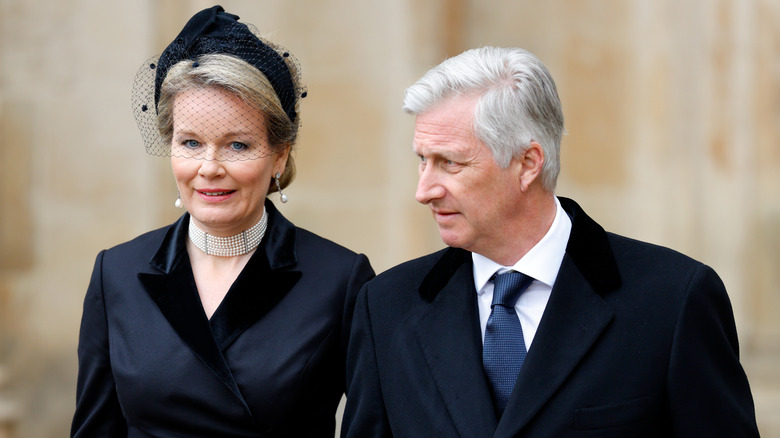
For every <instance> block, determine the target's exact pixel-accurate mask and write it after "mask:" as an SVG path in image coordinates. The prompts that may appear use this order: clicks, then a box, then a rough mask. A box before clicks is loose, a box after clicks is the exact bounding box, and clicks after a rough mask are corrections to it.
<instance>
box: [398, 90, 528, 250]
mask: <svg viewBox="0 0 780 438" xmlns="http://www.w3.org/2000/svg"><path fill="white" fill-rule="evenodd" d="M477 98H478V97H477V96H456V97H454V98H451V99H448V100H446V101H444V102H442V103H440V104H438V105H436V106H434V107H432V108H430V109H429V110H428V111H426V112H424V113H421V114H418V115H417V119H416V121H415V129H414V144H413V148H414V151H415V153H416V154H417V155H418V156H419V157H420V168H419V174H420V180H419V182H418V184H417V193H416V195H415V197H416V198H417V201H418V202H420V203H421V204H425V205H427V206H428V207H430V209H431V212H432V213H433V218H434V220H435V221H436V223H437V224H438V225H439V233H440V234H441V238H442V240H443V241H444V243H445V244H447V245H449V246H452V247H456V248H463V249H466V250H468V251H472V252H476V253H479V254H482V255H486V256H487V255H488V254H490V253H491V252H492V251H493V250H495V249H496V248H500V247H501V246H502V244H505V243H506V240H507V239H509V238H511V236H509V235H507V234H509V229H510V226H509V224H510V223H511V222H512V221H516V220H517V217H518V215H519V213H520V209H521V206H520V205H521V203H520V202H516V201H517V200H518V199H519V198H518V197H519V196H522V193H521V191H520V176H519V168H520V167H521V165H520V164H519V160H518V159H516V158H515V159H513V160H512V162H511V163H510V165H509V166H508V167H507V168H506V169H502V168H500V167H498V165H496V162H495V161H494V160H493V155H492V153H491V152H490V149H488V148H487V146H485V144H484V143H482V142H481V141H479V140H478V139H477V138H476V136H475V135H474V129H473V119H474V116H473V114H474V107H475V105H476V103H477Z"/></svg>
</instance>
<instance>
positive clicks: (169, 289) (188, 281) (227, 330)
mask: <svg viewBox="0 0 780 438" xmlns="http://www.w3.org/2000/svg"><path fill="white" fill-rule="evenodd" d="M265 208H266V210H267V211H268V228H267V230H266V233H265V236H264V237H263V240H262V242H261V243H260V246H259V247H258V249H257V251H255V253H254V254H253V255H252V257H251V258H250V259H249V261H248V262H247V264H246V266H245V267H244V269H243V270H242V271H241V273H240V274H239V276H238V278H237V279H236V281H235V282H234V283H233V285H232V286H231V288H230V290H229V291H228V293H227V295H226V296H225V298H224V299H223V301H222V303H221V304H220V305H219V307H218V308H217V310H216V311H215V312H214V314H213V315H212V317H211V319H208V318H207V317H206V313H205V311H204V310H203V306H202V304H201V302H200V298H199V296H198V291H197V288H196V286H195V279H194V277H193V274H192V268H191V265H190V259H189V256H188V255H187V250H186V240H187V234H188V225H189V219H190V215H189V214H184V215H183V216H182V217H181V218H179V220H178V221H177V222H176V223H174V224H173V225H172V226H171V227H170V228H169V229H168V231H167V233H166V234H165V237H164V238H163V240H162V243H161V244H160V247H159V249H158V250H157V252H156V253H155V255H154V256H153V257H152V259H151V260H150V262H149V263H150V265H151V267H152V268H153V271H154V272H153V273H139V274H138V278H139V279H140V281H141V283H142V284H143V286H144V288H145V289H146V292H147V293H148V294H149V296H150V297H151V298H152V300H154V302H155V303H156V304H157V307H158V308H159V309H160V312H161V313H162V314H163V316H164V317H165V318H166V319H167V320H168V322H169V323H170V325H171V326H172V327H173V329H174V330H175V331H176V333H177V334H178V335H179V337H181V339H182V341H184V342H185V343H186V344H187V345H188V346H189V348H190V349H191V350H192V351H193V353H194V354H195V356H197V357H198V359H200V360H201V361H202V362H203V363H204V364H205V365H206V366H207V367H208V368H209V369H210V370H211V371H212V372H213V373H214V374H215V375H216V376H217V377H218V378H219V379H220V380H221V381H222V383H224V384H225V385H226V386H227V387H228V388H229V389H230V391H231V392H232V393H233V394H234V395H235V396H236V397H237V398H238V399H239V400H240V401H241V402H242V403H243V404H244V406H245V407H247V410H249V408H248V406H247V404H246V401H245V400H244V398H243V396H242V395H241V393H240V391H239V389H238V385H237V384H236V381H235V379H234V378H233V376H232V374H231V371H230V367H229V366H228V363H227V361H226V360H225V357H224V355H223V353H224V352H225V351H226V350H227V349H228V348H229V347H230V345H231V343H232V342H233V341H234V340H235V339H236V338H237V337H238V336H240V335H241V333H242V332H243V331H244V330H246V329H247V328H249V327H250V326H251V325H252V324H253V323H254V322H255V321H257V320H258V319H259V318H261V317H262V316H263V315H265V314H266V313H267V312H268V311H269V310H270V309H271V308H273V307H274V305H276V304H277V303H278V302H279V301H280V300H281V299H282V298H283V297H284V296H285V295H286V294H287V293H288V292H289V291H290V289H291V288H292V287H293V286H294V285H295V283H296V282H297V281H298V280H299V279H300V277H301V272H300V271H297V270H296V269H295V268H296V265H297V256H296V253H295V227H294V226H293V225H292V223H290V222H289V221H288V220H287V219H285V218H284V216H282V215H281V213H279V211H278V210H277V209H276V208H275V207H274V205H273V203H272V202H271V201H268V200H266V202H265Z"/></svg>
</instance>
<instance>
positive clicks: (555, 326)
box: [342, 47, 758, 438]
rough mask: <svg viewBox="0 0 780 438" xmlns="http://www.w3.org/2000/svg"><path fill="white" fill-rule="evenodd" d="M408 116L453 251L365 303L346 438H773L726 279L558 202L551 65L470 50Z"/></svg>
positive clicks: (558, 121) (427, 187)
mask: <svg viewBox="0 0 780 438" xmlns="http://www.w3.org/2000/svg"><path fill="white" fill-rule="evenodd" d="M404 109H405V111H407V112H408V113H411V114H415V115H416V124H415V131H414V141H413V147H414V151H415V153H416V154H417V155H418V156H419V157H420V169H419V175H420V179H419V184H418V187H417V194H416V198H417V200H418V201H419V202H420V203H422V204H425V205H427V206H428V207H430V209H431V212H432V213H433V218H434V220H435V221H436V222H437V224H438V226H439V232H440V234H441V238H442V240H443V241H444V243H445V244H447V245H448V248H446V249H444V250H442V251H439V252H436V253H434V254H430V255H428V256H425V257H422V258H419V259H416V260H412V261H410V262H407V263H404V264H402V265H400V266H397V267H395V268H393V269H390V270H388V271H387V272H385V273H383V274H382V275H379V276H378V277H376V278H375V279H374V280H372V281H370V282H369V283H367V284H366V285H365V286H364V288H363V290H362V291H361V293H360V294H359V297H358V301H357V305H356V310H355V315H354V321H353V331H352V337H351V340H350V345H349V352H348V367H347V378H348V388H347V389H348V392H347V406H346V411H345V415H344V421H343V425H342V436H346V437H385V436H397V437H426V438H429V437H467V438H478V437H556V438H560V437H575V436H576V437H581V436H598V437H674V436H685V437H729V438H734V437H744V436H751V437H752V436H758V431H757V427H756V422H755V414H754V408H753V401H752V396H751V393H750V388H749V386H748V381H747V378H746V376H745V373H744V371H743V369H742V367H741V365H740V363H739V355H738V345H737V334H736V329H735V326H734V318H733V314H732V310H731V305H730V303H729V300H728V297H727V295H726V291H725V288H724V286H723V284H722V282H721V281H720V279H719V278H718V276H717V275H716V274H715V272H714V271H713V270H712V269H710V268H709V267H707V266H705V265H703V264H701V263H699V262H697V261H695V260H692V259H690V258H688V257H686V256H684V255H681V254H679V253H676V252H674V251H672V250H669V249H666V248H661V247H658V246H654V245H650V244H647V243H642V242H638V241H634V240H630V239H627V238H625V237H620V236H617V235H614V234H611V233H607V232H605V231H604V229H603V228H601V227H600V226H599V225H598V224H597V223H596V222H594V221H593V220H592V219H591V218H589V217H588V216H587V215H586V214H585V212H584V211H583V210H582V209H581V208H580V207H579V206H578V205H577V204H576V203H575V202H574V201H572V200H569V199H565V198H556V197H555V196H554V189H555V183H556V179H557V175H558V170H559V162H558V155H559V145H560V139H561V135H562V133H563V131H564V127H563V115H562V111H561V107H560V101H559V99H558V95H557V91H556V88H555V84H554V82H553V80H552V78H551V77H550V74H549V72H548V71H547V69H546V68H545V67H544V65H543V64H542V63H541V62H540V61H539V60H538V59H537V58H536V57H535V56H533V55H532V54H530V53H528V52H527V51H525V50H522V49H503V48H492V47H485V48H481V49H475V50H470V51H467V52H465V53H463V54H461V55H459V56H456V57H454V58H451V59H449V60H446V61H444V62H443V63H442V64H441V65H439V66H437V67H435V68H434V69H432V70H431V71H429V72H428V73H427V74H426V75H425V76H424V77H423V78H422V79H420V80H419V81H418V82H417V83H416V84H414V85H413V86H411V87H410V88H409V89H408V90H407V92H406V98H405V102H404ZM518 272H519V273H518ZM494 296H495V297H496V299H495V300H494ZM518 296H519V298H518ZM506 297H508V298H506Z"/></svg>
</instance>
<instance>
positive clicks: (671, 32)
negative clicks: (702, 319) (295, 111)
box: [0, 0, 780, 438]
mask: <svg viewBox="0 0 780 438" xmlns="http://www.w3.org/2000/svg"><path fill="white" fill-rule="evenodd" d="M221 4H222V5H223V6H224V7H225V8H226V9H227V10H228V11H230V12H234V13H237V14H238V15H240V16H241V17H242V19H243V20H245V21H247V22H250V23H253V24H255V25H256V26H257V27H258V28H259V29H260V30H261V31H262V32H263V33H265V34H266V35H267V36H268V37H269V38H270V39H272V40H274V41H277V42H279V43H281V44H283V45H285V46H286V47H288V48H289V49H290V50H291V51H292V52H293V53H295V55H296V56H297V57H298V59H299V60H300V61H301V64H302V68H303V74H304V81H305V82H306V84H307V85H308V88H309V97H307V98H306V99H305V100H304V101H303V107H302V118H303V127H302V133H301V137H300V143H299V145H298V152H297V156H296V159H297V163H298V166H299V177H298V179H297V180H296V181H295V182H294V183H293V185H292V186H291V187H290V189H289V190H287V191H286V192H287V195H288V196H289V197H290V202H289V203H287V204H284V205H280V208H281V210H282V211H283V213H284V214H285V215H287V216H288V217H289V218H290V219H291V220H293V221H294V222H295V223H297V224H299V225H301V226H304V227H306V228H309V229H310V230H312V231H314V232H317V233H319V234H321V235H324V236H326V237H328V238H331V239H333V240H336V241H338V242H341V243H342V244H344V245H346V246H348V247H350V248H352V249H354V250H356V251H360V252H364V253H366V254H368V256H369V257H370V258H371V260H372V263H373V264H374V266H375V268H376V269H377V270H378V271H382V270H384V269H386V268H388V267H390V266H392V265H394V264H396V263H399V262H401V261H404V260H406V259H409V258H412V257H415V256H418V255H422V254H425V253H427V252H430V251H433V250H435V249H438V248H440V247H441V245H442V244H441V242H440V241H439V237H438V233H437V232H436V230H435V226H434V224H433V221H432V220H431V219H430V217H429V214H428V212H427V210H426V209H425V208H424V207H422V206H419V205H417V204H416V203H415V201H414V190H415V184H416V157H415V156H414V154H413V153H412V152H411V133H412V126H413V120H412V119H411V118H409V117H408V116H406V115H404V114H403V113H402V112H401V110H400V106H401V101H402V98H403V90H404V89H405V88H406V86H408V85H409V84H411V83H412V82H413V81H414V80H416V79H417V78H418V77H419V76H420V75H421V74H422V73H423V72H424V71H425V70H426V69H427V68H429V67H431V66H432V65H434V64H436V63H438V62H440V61H441V60H442V59H444V57H446V56H448V55H453V54H456V53H459V52H460V51H462V50H464V49H466V48H471V47H476V46H480V45H487V44H490V45H516V46H521V47H525V48H527V49H529V50H531V51H532V52H534V53H536V54H537V55H538V56H539V57H540V58H541V59H542V60H543V61H544V62H545V63H546V64H547V65H548V67H549V68H550V70H551V71H552V73H553V76H554V77H555V78H556V80H557V82H558V86H559V91H560V94H561V99H562V101H563V105H564V112H565V116H566V120H567V129H568V135H567V136H566V138H565V140H564V145H563V156H562V160H563V168H562V175H561V180H560V184H559V190H558V192H559V194H561V195H564V196H570V197H573V198H575V199H577V200H578V201H579V202H580V204H581V205H583V207H584V208H585V209H586V210H587V211H588V212H589V213H590V214H591V215H592V216H593V217H594V218H596V219H597V220H598V221H599V222H601V223H602V224H603V225H604V226H605V227H606V228H608V229H610V230H612V231H616V232H619V233H621V234H626V235H630V236H633V237H637V238H640V239H643V240H648V241H651V242H654V243H659V244H662V245H666V246H670V247H673V248H675V249H678V250H680V251H682V252H685V253H687V254H689V255H691V256H693V257H695V258H698V259H700V260H702V261H704V262H705V263H708V264H710V265H711V266H713V267H714V268H715V269H716V270H717V271H718V272H719V273H720V274H721V276H722V277H723V279H724V281H725V283H726V285H727V287H728V289H729V292H730V295H731V299H732V302H733V305H734V309H735V313H736V318H737V322H738V328H739V332H740V339H741V343H742V353H743V357H744V363H745V366H746V368H747V371H748V373H749V377H750V378H751V382H752V386H753V389H754V394H755V399H756V405H757V412H758V417H759V422H760V423H761V429H762V435H763V436H765V437H780V418H778V417H777V413H776V412H778V411H780V409H778V408H779V407H780V378H778V377H777V373H776V370H777V369H778V367H780V319H778V318H777V317H776V315H777V313H778V311H780V288H779V287H778V284H780V271H779V270H778V269H777V267H778V266H780V190H778V187H780V148H778V144H780V141H779V140H780V81H779V80H778V79H780V56H778V55H779V54H780V29H779V28H778V27H777V26H776V23H778V22H780V0H690V1H685V2H680V1H676V0H658V1H653V2H647V1H643V0H633V1H626V0H585V1H583V0H546V1H543V2H540V1H534V0H496V1H491V2H484V1H479V0H430V1H425V2H420V1H412V0H398V1H386V0H329V1H318V0H296V1H294V2H290V1H283V0H266V1H263V2H255V1H249V0H245V1H240V0H233V1H230V0H225V1H223V2H222V3H221ZM211 5H212V3H209V2H204V1H194V0H192V1H185V0H159V1H152V0H143V1H142V0H139V1H132V2H127V1H119V0H46V1H40V2H29V1H23V0H0V368H2V369H4V370H5V374H6V376H7V378H6V379H5V383H4V384H0V385H2V386H0V394H2V395H3V396H6V395H8V394H11V395H12V396H13V404H14V409H13V412H14V418H17V420H18V421H17V422H16V427H15V434H16V435H14V436H15V437H36V438H38V437H40V438H48V437H61V436H65V435H67V430H68V427H69V422H70V416H71V415H72V411H73V407H74V399H75V376H76V369H77V364H76V354H75V350H76V342H77V336H78V326H79V319H80V317H81V303H82V300H83V295H84V291H85V289H86V285H87V282H88V279H89V274H90V271H91V269H92V263H93V261H94V257H95V255H96V254H97V252H98V251H99V250H100V249H103V248H107V247H110V246H113V245H115V244H117V243H120V242H122V241H125V240H127V239H130V238H132V237H134V236H136V235H138V234H140V233H141V232H144V231H146V230H149V229H152V228H156V227H159V226H163V225H165V224H167V223H169V222H171V221H172V220H174V219H175V218H176V217H177V216H178V215H179V214H180V211H179V210H176V209H175V208H173V200H174V199H175V196H176V193H175V187H174V183H173V178H172V176H171V174H170V168H169V163H168V161H167V160H165V159H161V158H155V157H150V156H147V155H146V154H145V153H144V150H143V145H142V142H141V139H140V136H139V135H138V134H137V132H136V130H135V125H134V122H133V118H132V114H131V112H130V103H129V94H130V86H131V84H132V79H133V76H134V74H135V71H136V69H137V68H138V67H139V66H140V65H141V63H142V62H143V61H144V60H145V59H147V58H148V57H150V56H151V55H154V54H158V53H159V52H160V51H162V49H163V48H164V46H165V44H167V42H169V41H170V40H171V39H172V38H173V37H174V36H175V35H176V33H177V32H178V31H179V30H180V28H181V26H182V25H183V23H184V22H185V21H186V19H187V18H189V17H190V16H191V15H192V13H194V12H195V11H197V10H200V9H202V8H205V7H208V6H211ZM3 427H4V426H2V425H0V436H3V435H2V434H3V433H4V431H5V429H3ZM4 438H5V437H4Z"/></svg>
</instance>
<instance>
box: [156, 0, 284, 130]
mask: <svg viewBox="0 0 780 438" xmlns="http://www.w3.org/2000/svg"><path fill="white" fill-rule="evenodd" d="M238 18H239V17H238V15H234V14H230V13H227V12H225V10H224V9H223V8H222V6H219V5H217V6H213V7H211V8H208V9H204V10H202V11H200V12H198V13H197V14H195V15H193V16H192V18H190V20H189V21H188V22H187V24H186V25H184V28H183V29H182V30H181V32H180V33H179V35H178V36H177V37H176V39H174V40H173V42H171V44H169V45H168V47H166V48H165V50H164V51H163V53H162V55H160V59H159V61H158V63H157V74H156V76H155V86H154V103H155V106H156V105H157V102H158V101H159V99H160V87H161V86H162V83H163V80H164V79H165V75H166V74H167V73H168V69H169V68H170V67H171V66H172V65H174V64H176V63H177V62H179V61H182V60H186V59H191V60H193V61H196V60H197V58H198V57H199V56H201V55H204V54H208V53H223V54H229V55H234V56H236V57H238V58H240V59H242V60H244V61H246V62H247V63H249V64H251V65H253V66H254V67H255V68H257V69H258V70H260V71H261V72H262V73H263V74H264V75H265V77H267V78H268V81H269V82H270V83H271V85H272V86H273V87H274V91H276V95H277V96H279V100H280V101H281V103H282V108H283V109H284V112H285V113H287V116H288V117H290V120H292V121H293V122H295V118H296V116H297V114H296V112H295V103H296V101H297V99H298V96H297V94H296V92H295V85H294V83H293V79H292V76H291V75H290V70H289V68H288V67H287V64H286V63H285V62H284V59H282V57H283V56H288V54H287V53H286V52H285V53H284V54H283V55H279V53H277V52H276V50H274V49H273V48H272V47H270V46H268V45H267V44H265V43H263V42H262V41H261V40H260V39H259V38H258V37H257V36H256V35H255V34H254V33H252V31H251V30H249V27H247V25H246V24H244V23H239V22H238Z"/></svg>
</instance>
